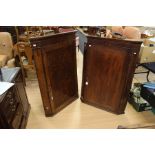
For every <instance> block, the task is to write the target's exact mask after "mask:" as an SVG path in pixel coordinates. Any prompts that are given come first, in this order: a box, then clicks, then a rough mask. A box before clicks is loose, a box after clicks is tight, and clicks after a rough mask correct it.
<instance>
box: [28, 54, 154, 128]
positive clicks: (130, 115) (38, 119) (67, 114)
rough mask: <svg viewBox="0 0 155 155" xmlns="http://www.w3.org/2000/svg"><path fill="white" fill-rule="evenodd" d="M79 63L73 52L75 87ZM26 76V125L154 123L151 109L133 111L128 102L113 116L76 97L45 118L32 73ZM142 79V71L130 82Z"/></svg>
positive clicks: (88, 126) (106, 126)
mask: <svg viewBox="0 0 155 155" xmlns="http://www.w3.org/2000/svg"><path fill="white" fill-rule="evenodd" d="M82 62H83V55H82V54H81V52H77V64H78V65H77V66H78V69H77V72H78V80H79V81H78V84H79V90H80V89H81V80H82V78H81V77H82ZM28 75H29V77H28V79H27V86H26V91H27V95H28V99H29V102H30V104H31V111H30V116H29V120H28V124H27V128H39V129H40V128H117V127H118V125H122V126H130V125H134V124H141V125H143V124H153V123H155V114H153V113H152V112H151V111H145V112H136V111H135V110H134V109H133V107H132V106H131V105H130V104H128V105H127V108H126V110H125V114H122V115H115V114H112V113H109V112H106V111H104V110H101V109H97V108H95V107H92V106H89V105H86V104H84V103H82V102H81V101H80V99H77V100H76V101H74V102H73V103H71V104H70V105H69V106H67V107H66V108H65V109H63V110H62V111H60V112H59V113H58V114H56V115H55V116H53V117H45V115H44V110H43V106H42V99H41V95H40V90H39V86H38V81H37V78H36V75H35V73H33V72H32V73H29V74H28ZM151 78H152V80H155V75H153V74H152V75H150V79H151ZM145 80H146V78H145V74H144V75H142V74H141V75H136V76H135V78H134V81H145ZM79 94H80V92H79Z"/></svg>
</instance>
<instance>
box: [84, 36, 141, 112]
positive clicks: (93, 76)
mask: <svg viewBox="0 0 155 155" xmlns="http://www.w3.org/2000/svg"><path fill="white" fill-rule="evenodd" d="M87 39H88V40H87V44H86V46H85V52H84V62H83V80H82V91H81V100H82V102H84V103H87V104H90V105H92V106H95V107H98V108H101V109H105V110H107V111H110V112H113V113H115V114H122V113H124V110H125V107H126V104H127V99H128V94H129V91H130V87H131V84H132V79H133V75H134V71H135V67H136V62H137V60H138V55H139V51H140V47H141V43H142V42H141V41H129V40H118V39H108V38H99V37H92V36H88V37H87Z"/></svg>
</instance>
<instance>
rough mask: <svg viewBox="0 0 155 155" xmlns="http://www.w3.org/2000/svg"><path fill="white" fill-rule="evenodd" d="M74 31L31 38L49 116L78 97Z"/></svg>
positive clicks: (40, 85) (42, 94)
mask: <svg viewBox="0 0 155 155" xmlns="http://www.w3.org/2000/svg"><path fill="white" fill-rule="evenodd" d="M75 33H76V31H71V32H64V33H60V34H54V35H49V36H42V37H37V38H31V39H30V42H31V46H32V50H33V55H34V61H35V66H36V72H37V76H38V81H39V87H40V92H41V96H42V100H43V106H44V110H45V115H46V116H51V115H53V114H56V113H57V112H58V111H60V110H61V109H63V108H64V107H66V106H67V105H68V104H70V103H71V102H72V101H74V100H75V99H77V98H78V85H77V64H76V42H75V41H76V40H75Z"/></svg>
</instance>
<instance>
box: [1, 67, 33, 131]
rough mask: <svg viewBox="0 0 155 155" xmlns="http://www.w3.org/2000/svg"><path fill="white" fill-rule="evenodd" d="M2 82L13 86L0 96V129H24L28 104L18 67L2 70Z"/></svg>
mask: <svg viewBox="0 0 155 155" xmlns="http://www.w3.org/2000/svg"><path fill="white" fill-rule="evenodd" d="M2 77H3V81H6V82H13V83H15V85H14V86H13V87H11V88H10V89H9V90H8V91H7V92H5V93H4V94H3V95H1V96H0V128H2V129H12V128H13V129H19V128H26V124H27V120H28V116H29V111H30V104H29V102H28V99H27V95H26V91H25V87H24V84H23V79H22V74H21V70H20V68H19V67H16V68H8V69H6V68H3V69H2Z"/></svg>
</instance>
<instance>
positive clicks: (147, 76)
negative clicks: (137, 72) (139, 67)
mask: <svg viewBox="0 0 155 155" xmlns="http://www.w3.org/2000/svg"><path fill="white" fill-rule="evenodd" d="M149 74H150V71H148V72H147V75H146V79H147V82H150V80H149Z"/></svg>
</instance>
